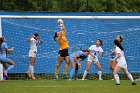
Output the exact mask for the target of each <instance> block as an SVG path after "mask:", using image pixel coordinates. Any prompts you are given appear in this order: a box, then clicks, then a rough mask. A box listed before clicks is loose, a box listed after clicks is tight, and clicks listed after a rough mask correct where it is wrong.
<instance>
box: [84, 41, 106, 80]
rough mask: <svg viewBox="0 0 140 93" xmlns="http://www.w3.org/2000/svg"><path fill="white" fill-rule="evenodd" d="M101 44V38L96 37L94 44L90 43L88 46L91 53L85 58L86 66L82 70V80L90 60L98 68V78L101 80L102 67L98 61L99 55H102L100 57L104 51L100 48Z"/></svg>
mask: <svg viewBox="0 0 140 93" xmlns="http://www.w3.org/2000/svg"><path fill="white" fill-rule="evenodd" d="M101 45H103V44H102V40H100V39H97V40H96V45H92V46H90V47H89V50H90V51H91V53H90V55H89V56H88V58H87V67H86V70H85V72H84V75H83V78H82V80H84V79H85V77H86V75H87V73H88V72H89V69H90V67H91V64H92V62H93V63H94V65H95V66H96V67H97V68H98V75H99V80H103V79H102V67H101V65H100V62H99V60H98V56H99V55H102V57H103V56H104V51H103V49H102V48H101ZM91 54H92V55H91Z"/></svg>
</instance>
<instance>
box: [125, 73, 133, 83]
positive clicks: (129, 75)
mask: <svg viewBox="0 0 140 93" xmlns="http://www.w3.org/2000/svg"><path fill="white" fill-rule="evenodd" d="M127 77H128V78H129V79H130V80H131V82H134V79H133V77H132V75H131V74H128V75H127Z"/></svg>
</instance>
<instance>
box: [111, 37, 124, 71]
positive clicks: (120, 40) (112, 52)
mask: <svg viewBox="0 0 140 93" xmlns="http://www.w3.org/2000/svg"><path fill="white" fill-rule="evenodd" d="M116 39H117V40H118V41H119V42H120V43H122V41H123V36H122V35H118V36H117V37H116ZM110 55H111V60H110V69H111V70H112V72H113V71H114V68H115V66H116V64H117V60H112V59H113V58H115V47H114V44H113V48H112V49H111V50H110Z"/></svg>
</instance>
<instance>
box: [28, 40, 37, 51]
mask: <svg viewBox="0 0 140 93" xmlns="http://www.w3.org/2000/svg"><path fill="white" fill-rule="evenodd" d="M37 45H38V40H36V39H34V38H31V39H30V51H34V52H37Z"/></svg>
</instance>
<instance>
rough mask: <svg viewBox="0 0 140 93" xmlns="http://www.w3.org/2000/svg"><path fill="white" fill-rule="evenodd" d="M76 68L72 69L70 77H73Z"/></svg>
mask: <svg viewBox="0 0 140 93" xmlns="http://www.w3.org/2000/svg"><path fill="white" fill-rule="evenodd" d="M74 72H75V69H72V70H71V72H70V79H72V77H73V75H74Z"/></svg>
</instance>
